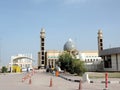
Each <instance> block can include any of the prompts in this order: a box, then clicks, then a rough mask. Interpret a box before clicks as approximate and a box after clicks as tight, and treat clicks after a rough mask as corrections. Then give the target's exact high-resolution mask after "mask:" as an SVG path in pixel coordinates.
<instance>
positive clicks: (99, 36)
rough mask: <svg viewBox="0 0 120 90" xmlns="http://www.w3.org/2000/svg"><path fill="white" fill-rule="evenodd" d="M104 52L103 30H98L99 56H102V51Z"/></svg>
mask: <svg viewBox="0 0 120 90" xmlns="http://www.w3.org/2000/svg"><path fill="white" fill-rule="evenodd" d="M102 50H103V33H102V30H98V55H99V56H100V51H102Z"/></svg>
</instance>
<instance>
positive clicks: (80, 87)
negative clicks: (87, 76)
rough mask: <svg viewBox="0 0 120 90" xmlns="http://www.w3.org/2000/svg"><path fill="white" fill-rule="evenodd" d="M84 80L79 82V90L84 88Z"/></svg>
mask: <svg viewBox="0 0 120 90" xmlns="http://www.w3.org/2000/svg"><path fill="white" fill-rule="evenodd" d="M81 83H82V81H81V80H80V82H79V89H78V90H82V85H81Z"/></svg>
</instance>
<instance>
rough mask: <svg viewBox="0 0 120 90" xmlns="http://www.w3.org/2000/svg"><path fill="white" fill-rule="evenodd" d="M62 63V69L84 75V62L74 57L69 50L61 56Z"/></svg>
mask: <svg viewBox="0 0 120 90" xmlns="http://www.w3.org/2000/svg"><path fill="white" fill-rule="evenodd" d="M58 62H60V63H61V65H60V67H61V69H62V70H66V71H67V72H70V73H72V74H74V73H76V74H78V75H82V74H83V73H84V72H85V71H86V69H85V66H84V62H82V61H81V60H78V59H74V58H72V56H71V55H70V54H69V53H68V52H64V53H62V54H61V55H60V56H59V61H58Z"/></svg>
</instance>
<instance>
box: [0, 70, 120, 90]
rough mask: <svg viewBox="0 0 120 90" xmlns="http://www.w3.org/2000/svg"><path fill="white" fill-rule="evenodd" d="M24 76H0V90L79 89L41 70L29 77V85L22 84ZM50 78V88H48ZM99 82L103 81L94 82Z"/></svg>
mask: <svg viewBox="0 0 120 90" xmlns="http://www.w3.org/2000/svg"><path fill="white" fill-rule="evenodd" d="M25 75H26V73H22V74H21V73H20V74H6V75H0V90H78V88H79V83H76V82H70V81H67V80H64V79H62V78H60V77H56V76H53V75H52V74H50V73H46V72H45V71H43V70H40V71H37V72H36V73H35V74H34V75H33V76H32V77H31V81H32V82H31V84H29V79H27V80H26V81H24V82H22V77H24V76H25ZM50 78H52V84H53V86H52V87H49V85H50ZM72 78H74V77H72ZM100 80H103V79H97V80H94V81H100ZM113 80H114V79H113ZM104 87H105V85H104V84H102V83H99V82H98V83H92V84H90V83H82V90H103V89H104ZM108 88H109V90H118V89H119V88H120V84H116V83H113V84H109V86H108Z"/></svg>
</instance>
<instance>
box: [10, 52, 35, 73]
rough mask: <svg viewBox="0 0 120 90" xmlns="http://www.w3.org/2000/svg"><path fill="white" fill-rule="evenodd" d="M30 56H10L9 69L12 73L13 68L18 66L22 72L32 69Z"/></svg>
mask: <svg viewBox="0 0 120 90" xmlns="http://www.w3.org/2000/svg"><path fill="white" fill-rule="evenodd" d="M32 62H33V59H32V54H18V55H16V56H11V62H10V64H9V65H10V66H9V67H10V68H11V72H12V67H13V66H19V67H21V69H22V70H24V71H25V70H27V69H32V67H33V66H32Z"/></svg>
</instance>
